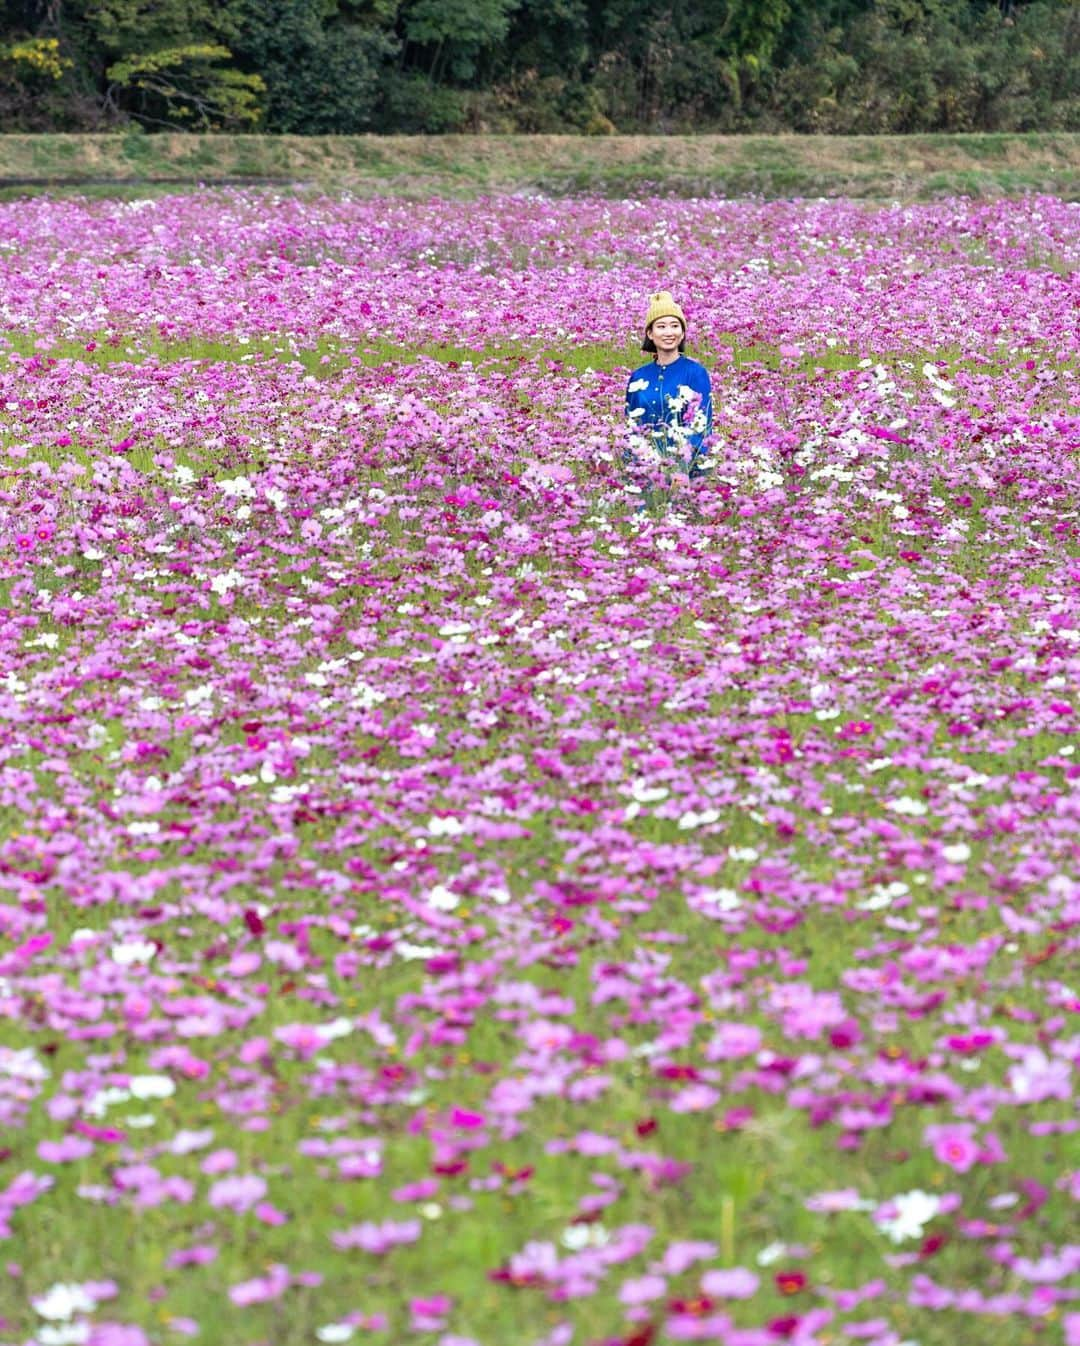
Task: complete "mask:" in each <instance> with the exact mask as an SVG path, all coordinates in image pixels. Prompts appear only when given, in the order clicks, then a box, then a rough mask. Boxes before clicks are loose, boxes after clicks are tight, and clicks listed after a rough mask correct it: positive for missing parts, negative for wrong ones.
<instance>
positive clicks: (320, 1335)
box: [315, 1323, 356, 1343]
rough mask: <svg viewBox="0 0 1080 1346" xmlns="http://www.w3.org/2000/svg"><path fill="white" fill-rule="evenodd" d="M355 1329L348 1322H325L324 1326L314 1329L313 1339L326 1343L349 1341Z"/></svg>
mask: <svg viewBox="0 0 1080 1346" xmlns="http://www.w3.org/2000/svg"><path fill="white" fill-rule="evenodd" d="M355 1330H356V1329H355V1328H353V1327H350V1326H349V1324H348V1323H327V1324H326V1326H325V1327H317V1328H316V1329H315V1340H316V1341H323V1342H328V1343H333V1342H339V1341H349V1340H350V1339H351V1338H352V1336H353V1333H354V1332H355Z"/></svg>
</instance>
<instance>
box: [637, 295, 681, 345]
mask: <svg viewBox="0 0 1080 1346" xmlns="http://www.w3.org/2000/svg"><path fill="white" fill-rule="evenodd" d="M657 318H678V320H679V321H680V322H681V323H682V325H683V331H684V332H685V331H686V314H685V313H684V312H683V311H682V309H681V308H680V307H679V306H678V304H676V302H675V300H674V299H673V298H672V297H671V292H670V291H669V290H659V291H658V292H657V293H656V294H651V295H649V310H648V312H647V313H646V314H645V335H646V336H648V334H649V328H650V327H651V326H652V325H653V323H654V322H655V321H656V320H657Z"/></svg>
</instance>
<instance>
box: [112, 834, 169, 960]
mask: <svg viewBox="0 0 1080 1346" xmlns="http://www.w3.org/2000/svg"><path fill="white" fill-rule="evenodd" d="M134 826H135V824H134V823H130V824H129V825H128V831H129V832H130V831H131V829H132V827H134ZM157 830H158V825H157V823H154V831H155V832H156V831H157ZM156 953H157V945H156V944H151V943H150V941H149V940H133V941H132V942H131V943H130V944H114V945H113V946H112V948H111V949H110V950H109V957H110V958H111V959H112V960H113V962H114V963H119V964H120V965H121V967H130V966H131V965H132V964H133V963H149V962H150V960H151V959H152V958H153V957H154V955H155V954H156Z"/></svg>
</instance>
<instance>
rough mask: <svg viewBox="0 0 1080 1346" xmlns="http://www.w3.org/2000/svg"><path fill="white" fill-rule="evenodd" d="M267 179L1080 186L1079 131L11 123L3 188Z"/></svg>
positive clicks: (632, 185)
mask: <svg viewBox="0 0 1080 1346" xmlns="http://www.w3.org/2000/svg"><path fill="white" fill-rule="evenodd" d="M237 179H241V180H248V179H259V180H270V181H279V182H286V183H290V184H303V185H309V186H311V187H315V188H329V189H338V190H349V191H352V192H355V193H358V194H365V195H366V194H370V193H373V192H378V193H380V194H385V193H394V194H404V195H430V194H432V193H442V194H453V195H459V194H466V195H467V194H471V193H475V192H482V191H488V190H513V189H522V188H527V187H534V188H541V189H545V190H550V191H567V190H569V191H574V190H582V189H586V188H588V189H592V190H597V191H606V192H610V193H618V194H622V193H624V192H625V191H627V190H634V189H645V188H648V187H650V186H652V187H656V188H659V189H663V190H669V191H676V192H681V193H695V194H697V193H700V194H710V193H717V194H725V195H744V194H750V193H753V194H761V195H764V196H836V195H846V196H864V197H890V198H892V197H900V198H920V197H931V196H937V195H942V194H947V193H963V194H968V195H988V196H996V195H1001V194H1015V193H1020V192H1026V191H1045V192H1051V193H1053V194H1054V195H1057V196H1062V197H1066V198H1069V199H1077V198H1080V135H1077V134H1064V133H1060V134H1058V133H1055V134H1049V133H1048V134H1038V133H1036V134H1031V135H962V136H938V135H920V136H615V137H611V138H597V139H593V138H586V137H581V136H311V137H301V136H229V135H219V136H197V135H180V134H177V135H154V136H148V135H142V134H127V135H38V136H30V135H9V136H0V192H2V193H3V194H4V195H6V196H11V195H18V194H21V193H24V192H27V191H34V190H40V189H41V188H51V189H53V190H56V189H57V188H70V187H77V188H86V189H89V190H94V191H100V190H102V189H104V190H106V191H108V192H109V193H110V194H112V193H113V192H115V191H125V192H126V191H130V190H132V189H135V188H139V189H145V186H146V184H147V183H155V184H162V185H163V184H168V183H177V184H190V183H192V182H207V183H211V182H222V181H230V180H231V181H235V180H237Z"/></svg>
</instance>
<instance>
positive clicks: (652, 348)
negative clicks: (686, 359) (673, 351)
mask: <svg viewBox="0 0 1080 1346" xmlns="http://www.w3.org/2000/svg"><path fill="white" fill-rule="evenodd" d="M641 349H642V350H643V351H646V352H647V353H648V354H649V355H655V354H656V342H655V341H654V340H653V339H652V337H651V336H647V337H646V338H645V340H644V341H643V342H642V343H641ZM684 350H686V337H685V336H684V337H683V339H682V340H681V341H680V342H679V354H680V355H681V354H682V353H683V351H684Z"/></svg>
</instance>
